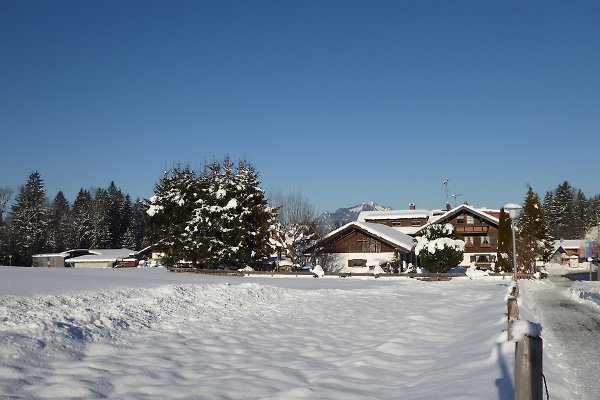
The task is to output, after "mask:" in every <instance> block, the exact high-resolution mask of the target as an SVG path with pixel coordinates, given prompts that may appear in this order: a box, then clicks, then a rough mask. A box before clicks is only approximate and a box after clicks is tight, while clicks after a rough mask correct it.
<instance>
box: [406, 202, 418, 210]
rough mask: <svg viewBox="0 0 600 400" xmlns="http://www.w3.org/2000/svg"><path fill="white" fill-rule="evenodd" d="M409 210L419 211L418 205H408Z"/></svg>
mask: <svg viewBox="0 0 600 400" xmlns="http://www.w3.org/2000/svg"><path fill="white" fill-rule="evenodd" d="M408 209H409V210H416V209H417V205H416V204H415V203H410V204H409V205H408Z"/></svg>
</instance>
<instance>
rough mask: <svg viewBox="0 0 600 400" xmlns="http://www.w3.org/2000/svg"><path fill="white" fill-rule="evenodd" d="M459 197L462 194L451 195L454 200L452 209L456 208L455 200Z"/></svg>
mask: <svg viewBox="0 0 600 400" xmlns="http://www.w3.org/2000/svg"><path fill="white" fill-rule="evenodd" d="M460 196H462V193H459V194H453V195H452V198H453V199H454V207H456V200H457V199H458V198H459V197H460Z"/></svg>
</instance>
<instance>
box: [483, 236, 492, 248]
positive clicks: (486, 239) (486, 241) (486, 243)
mask: <svg viewBox="0 0 600 400" xmlns="http://www.w3.org/2000/svg"><path fill="white" fill-rule="evenodd" d="M481 247H491V241H490V237H489V236H483V237H482V238H481Z"/></svg>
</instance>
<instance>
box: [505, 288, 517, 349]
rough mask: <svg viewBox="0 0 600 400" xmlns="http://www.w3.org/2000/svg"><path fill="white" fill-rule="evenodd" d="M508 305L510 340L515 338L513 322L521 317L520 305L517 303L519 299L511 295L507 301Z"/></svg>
mask: <svg viewBox="0 0 600 400" xmlns="http://www.w3.org/2000/svg"><path fill="white" fill-rule="evenodd" d="M507 307H508V330H507V332H508V340H512V339H513V334H512V327H513V323H514V322H515V321H516V320H518V319H519V305H518V304H517V299H516V298H514V297H512V296H511V297H509V298H508V301H507Z"/></svg>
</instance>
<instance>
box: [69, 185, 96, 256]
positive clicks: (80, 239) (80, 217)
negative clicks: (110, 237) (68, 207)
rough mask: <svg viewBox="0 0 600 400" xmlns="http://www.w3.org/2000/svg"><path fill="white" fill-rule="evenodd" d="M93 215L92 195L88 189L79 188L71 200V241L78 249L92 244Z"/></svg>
mask: <svg viewBox="0 0 600 400" xmlns="http://www.w3.org/2000/svg"><path fill="white" fill-rule="evenodd" d="M93 220H94V215H93V211H92V196H91V194H90V192H89V191H88V190H84V189H81V190H79V193H78V194H77V197H76V198H75V201H74V202H73V235H74V236H73V238H72V240H73V242H74V247H77V248H78V249H88V248H90V247H91V246H92V236H93V234H92V231H93V226H94V224H93Z"/></svg>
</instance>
